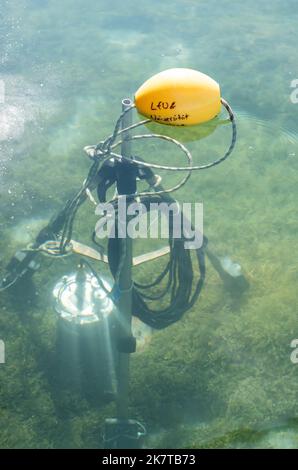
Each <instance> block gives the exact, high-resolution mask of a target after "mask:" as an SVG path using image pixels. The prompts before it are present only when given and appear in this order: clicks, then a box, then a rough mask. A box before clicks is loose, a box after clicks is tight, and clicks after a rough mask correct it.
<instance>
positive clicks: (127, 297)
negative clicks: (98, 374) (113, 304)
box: [116, 99, 132, 420]
mask: <svg viewBox="0 0 298 470" xmlns="http://www.w3.org/2000/svg"><path fill="white" fill-rule="evenodd" d="M131 105H132V102H131V100H130V99H124V100H122V111H125V110H126V109H127V108H129V107H130V106H131ZM131 124H132V116H131V112H127V113H126V114H125V116H124V118H123V121H122V128H123V129H124V128H126V127H128V126H130V125H131ZM127 137H128V133H125V134H124V135H123V136H122V139H123V143H122V145H121V155H123V156H125V157H127V158H130V157H131V142H130V141H128V140H126V139H127ZM119 165H120V166H121V167H122V168H119V172H121V173H120V177H119V178H121V176H122V177H123V178H125V175H124V174H123V169H125V166H124V165H123V163H120V164H119ZM127 176H128V175H127ZM118 181H119V180H118ZM119 183H120V184H118V192H119V186H120V185H121V181H119ZM124 229H125V231H126V227H124ZM121 242H122V243H123V245H122V249H123V250H124V252H125V258H124V260H123V265H122V266H123V267H122V269H121V272H120V276H119V290H120V298H119V312H120V316H121V317H120V323H119V339H120V341H121V345H122V344H125V340H127V341H130V339H131V337H132V332H131V310H132V290H131V289H132V277H131V268H132V239H131V238H130V237H128V236H127V234H126V237H125V238H124V239H121ZM128 402H129V353H127V352H123V351H121V348H120V353H119V369H118V391H117V402H116V403H117V418H119V419H121V420H127V419H128Z"/></svg>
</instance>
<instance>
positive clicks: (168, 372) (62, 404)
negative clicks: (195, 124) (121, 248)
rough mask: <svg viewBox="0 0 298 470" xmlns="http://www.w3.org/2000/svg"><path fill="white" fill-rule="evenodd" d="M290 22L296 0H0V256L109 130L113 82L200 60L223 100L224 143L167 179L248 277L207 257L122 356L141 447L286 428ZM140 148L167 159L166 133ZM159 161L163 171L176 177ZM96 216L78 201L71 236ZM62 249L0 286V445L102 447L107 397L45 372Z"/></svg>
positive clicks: (64, 189) (51, 367)
mask: <svg viewBox="0 0 298 470" xmlns="http://www.w3.org/2000/svg"><path fill="white" fill-rule="evenodd" d="M297 22H298V7H297V2H296V1H295V0H274V1H273V2H271V3H268V2H259V1H256V0H248V1H246V2H238V3H236V2H231V1H227V0H222V1H221V2H218V1H215V0H210V1H208V2H203V1H201V0H180V1H179V0H172V1H171V2H170V1H168V0H164V1H162V2H160V1H157V0H152V1H150V2H149V1H144V0H138V1H136V0H127V1H125V2H123V1H120V0H111V1H109V2H107V1H103V0H98V1H96V2H94V1H90V0H85V1H81V0H78V1H76V2H71V1H69V0H60V1H57V0H53V1H47V0H9V1H8V0H7V1H6V0H0V211H1V212H0V230H1V237H0V271H1V273H4V269H5V265H6V264H7V262H8V261H9V259H10V258H11V256H12V255H13V254H14V253H15V251H16V250H17V249H20V248H23V247H24V246H27V245H28V243H29V242H30V241H32V239H34V234H36V233H37V232H38V231H39V229H40V228H41V227H43V226H44V225H45V224H46V222H47V221H48V220H49V218H50V217H51V216H52V215H53V214H55V213H56V212H57V211H58V210H59V209H60V208H61V207H63V205H64V204H65V202H66V200H67V199H69V197H70V196H71V195H72V194H73V193H74V192H75V191H76V190H77V189H78V188H79V187H80V184H81V183H82V181H83V180H84V178H85V176H86V173H87V171H88V169H89V166H90V162H89V160H88V158H87V157H86V156H85V155H84V152H83V150H82V149H83V147H84V146H86V145H88V144H94V143H96V142H99V141H100V140H102V139H104V138H105V137H107V136H108V135H109V134H110V133H111V132H112V130H113V126H114V125H115V122H116V119H117V117H118V116H119V114H120V112H121V100H122V99H123V98H125V97H130V98H133V96H134V93H135V92H136V90H137V89H138V87H139V86H140V85H141V84H142V83H143V82H144V81H145V80H147V79H148V78H149V77H150V76H152V75H154V74H155V73H158V72H160V71H162V70H164V69H167V68H172V67H188V68H193V69H197V70H200V71H202V72H204V73H206V74H208V75H210V76H211V77H213V78H214V79H215V80H216V81H217V82H218V83H219V84H220V87H221V93H222V96H223V97H224V98H225V99H226V100H228V101H229V103H230V104H231V106H232V108H233V109H234V111H235V115H236V123H237V126H238V140H237V145H236V148H235V150H234V152H233V154H232V155H231V157H230V158H229V159H228V160H227V161H225V162H224V163H222V164H221V165H219V166H218V167H215V168H212V169H210V170H207V171H204V172H197V173H194V174H193V175H192V177H191V180H190V182H189V183H188V185H187V186H184V187H183V188H182V189H181V190H179V191H178V192H177V193H175V197H177V199H179V200H180V201H186V202H203V204H204V230H205V233H206V235H207V236H208V238H209V244H210V247H211V248H212V249H214V250H215V252H216V253H217V254H218V255H219V256H221V257H226V256H228V257H229V258H231V259H232V260H233V261H234V262H237V263H239V264H240V265H241V267H242V270H243V273H244V274H245V276H246V278H247V279H248V281H249V284H250V288H249V289H248V290H247V291H246V292H245V293H243V294H242V295H239V293H237V292H230V291H229V290H227V289H226V288H225V287H224V285H223V283H222V281H221V280H220V278H219V277H218V275H217V274H216V272H215V271H214V269H213V268H212V266H211V265H210V263H207V275H206V284H205V286H204V289H203V292H202V294H201V296H200V298H199V300H198V301H197V302H196V304H195V306H194V307H193V308H192V309H191V310H190V311H189V312H188V313H186V314H185V316H184V318H183V319H182V320H181V321H180V322H178V323H176V324H175V325H173V326H171V327H169V328H167V329H165V330H162V331H158V332H155V333H154V334H153V335H152V337H151V338H150V341H149V344H148V345H147V346H146V347H145V348H143V349H142V352H140V353H136V355H134V357H133V358H132V363H131V392H130V393H131V397H130V400H131V416H132V417H135V418H137V419H139V420H140V421H142V422H144V423H145V424H146V426H147V429H148V432H149V434H148V438H147V440H146V441H145V445H146V446H148V447H164V448H197V447H203V448H204V447H211V448H212V447H232V448H233V447H240V448H245V447H250V448H253V447H269V448H277V447H281V448H297V446H298V434H297V429H298V421H297V417H298V401H297V389H298V365H297V364H294V363H293V362H292V361H291V354H292V353H293V347H291V343H292V341H293V340H294V339H295V338H297V337H298V320H297V305H298V290H297V277H298V265H297V249H298V238H297V229H298V222H297V196H298V184H297V170H298V134H297V122H298V118H297V117H298V103H296V101H298V100H297V97H298V93H297V95H296V93H295V89H296V87H298V67H297V59H298V53H297V39H298V34H297ZM223 116H224V113H223ZM135 119H136V120H137V119H139V118H138V117H137V115H135ZM177 132H178V131H177ZM180 135H181V134H180ZM177 138H178V139H179V132H178V133H177ZM229 139H230V128H229V126H219V127H218V128H217V129H215V131H214V132H212V133H210V135H208V136H207V137H205V138H202V139H200V140H193V139H192V140H191V141H189V142H186V143H185V145H187V147H188V148H189V149H190V150H191V152H192V155H193V158H194V162H195V163H196V164H200V163H204V162H208V161H211V160H213V159H214V158H215V157H219V156H220V155H222V154H223V152H224V151H225V149H226V148H227V146H228V143H229ZM136 152H137V153H138V154H140V155H141V156H142V158H145V159H148V161H151V162H156V163H162V162H163V163H164V164H181V156H180V155H179V154H178V153H177V152H176V151H175V152H172V149H171V148H170V149H169V147H168V146H167V145H166V144H158V143H156V142H154V143H151V142H150V143H149V142H142V144H141V145H140V144H138V145H137V146H136ZM183 164H184V162H183ZM161 174H162V177H163V184H164V185H165V186H166V187H168V186H171V184H172V183H174V182H177V178H178V179H179V176H178V177H177V176H176V175H173V174H168V173H167V172H161ZM95 223H96V216H95V215H94V209H93V206H92V204H87V207H86V209H85V212H84V210H83V209H82V210H80V212H79V222H78V223H77V224H76V226H75V236H76V238H77V239H80V240H83V241H85V242H87V243H89V244H91V241H90V234H91V232H92V230H93V229H94V225H95ZM141 248H144V251H146V250H147V248H146V244H145V242H144V246H143V245H141ZM76 265H77V258H75V257H70V258H67V259H65V260H61V261H60V260H59V261H58V260H57V261H54V263H53V262H52V261H51V260H48V259H46V260H45V262H44V264H43V266H42V269H41V270H40V271H39V272H38V273H37V275H36V276H35V278H34V280H35V287H34V289H33V290H32V292H31V294H30V295H26V294H28V292H26V288H23V289H22V288H20V289H19V290H17V291H16V292H14V293H10V292H8V291H6V292H1V293H0V339H1V340H3V341H4V342H5V352H6V362H5V364H1V363H0V381H1V385H0V423H1V424H0V447H2V448H9V447H12V448H43V447H46V448H58V447H67V448H76V447H79V448H89V447H93V448H94V447H95V448H96V447H100V446H101V439H100V433H101V432H102V427H103V422H104V419H105V418H106V417H111V416H114V414H115V410H114V405H113V403H111V404H108V405H104V404H103V403H96V402H95V403H94V400H93V401H92V400H89V399H88V397H87V398H86V397H85V396H81V394H80V393H78V392H77V391H76V390H73V389H72V388H71V387H68V388H67V387H62V386H60V384H59V381H58V379H57V380H56V378H55V379H53V377H56V375H55V371H56V369H57V367H59V357H57V353H56V329H57V325H56V323H57V322H56V314H55V312H54V301H53V296H52V290H53V287H54V285H55V283H56V282H57V281H58V279H59V278H60V277H61V276H62V275H63V274H65V273H66V274H67V273H69V272H72V271H74V270H75V268H76ZM154 270H155V265H154V264H153V265H150V264H148V266H146V267H142V270H141V273H140V275H141V276H143V278H144V279H146V280H148V278H151V276H153V275H154ZM146 334H147V333H146Z"/></svg>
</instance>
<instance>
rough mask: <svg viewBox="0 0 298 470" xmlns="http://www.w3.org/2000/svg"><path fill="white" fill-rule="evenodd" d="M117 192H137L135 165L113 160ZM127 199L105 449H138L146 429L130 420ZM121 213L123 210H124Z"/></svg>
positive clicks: (127, 152)
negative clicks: (112, 409) (112, 407)
mask: <svg viewBox="0 0 298 470" xmlns="http://www.w3.org/2000/svg"><path fill="white" fill-rule="evenodd" d="M132 104H133V103H132V101H131V100H130V99H124V100H123V101H122V111H125V110H127V109H128V108H130V107H131V106H132ZM131 123H132V116H131V112H130V111H128V112H127V113H126V114H125V115H124V116H123V120H122V129H125V128H126V127H129V126H130V125H131ZM127 137H128V132H126V133H124V134H122V140H123V143H122V145H121V155H123V156H125V157H126V158H132V155H131V145H130V141H129V140H127ZM115 165H116V179H117V191H118V194H119V199H118V204H120V200H121V195H122V196H127V195H134V194H135V193H136V185H137V183H136V179H137V169H136V166H135V165H131V164H130V163H128V162H122V161H120V162H115ZM127 205H128V203H127V200H126V204H125V206H124V207H125V214H123V215H125V220H123V219H122V220H121V216H120V215H119V214H120V209H119V210H118V224H120V225H121V231H122V234H124V238H121V237H119V230H120V227H119V226H118V237H119V239H118V247H119V248H118V249H119V257H120V266H119V269H120V272H119V275H118V279H117V282H118V289H119V298H118V310H119V321H118V334H117V349H118V368H117V396H116V408H117V416H116V418H110V419H106V423H105V433H104V445H105V448H106V449H138V448H139V447H140V446H141V438H142V437H143V436H145V434H146V429H145V428H144V426H143V425H142V424H141V423H139V422H138V421H136V420H134V419H129V355H130V354H131V353H133V352H135V349H136V340H135V338H134V337H133V335H132V331H131V318H132V286H133V283H132V272H131V271H132V261H133V257H132V239H131V238H130V237H129V236H128V234H127V223H128V217H127ZM123 212H124V211H123Z"/></svg>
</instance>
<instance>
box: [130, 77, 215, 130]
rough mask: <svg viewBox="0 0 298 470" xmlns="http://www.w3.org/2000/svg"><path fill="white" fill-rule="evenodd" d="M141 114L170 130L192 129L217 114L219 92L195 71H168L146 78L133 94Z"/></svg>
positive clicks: (210, 80)
mask: <svg viewBox="0 0 298 470" xmlns="http://www.w3.org/2000/svg"><path fill="white" fill-rule="evenodd" d="M135 105H136V108H137V110H138V111H139V113H140V114H142V115H144V116H146V117H148V118H150V119H152V120H153V121H156V122H160V123H162V124H169V125H172V126H191V125H193V124H199V123H201V122H206V121H209V120H210V119H213V118H214V117H215V116H216V115H217V114H219V112H220V108H221V103H220V88H219V85H218V83H217V82H216V81H215V80H213V79H212V78H211V77H209V76H208V75H205V74H204V73H201V72H198V71H197V70H192V69H185V68H176V69H168V70H164V71H163V72H160V73H158V74H156V75H153V77H151V78H149V79H148V80H147V81H146V82H145V83H143V85H142V86H140V88H139V89H138V91H137V92H136V94H135Z"/></svg>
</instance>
